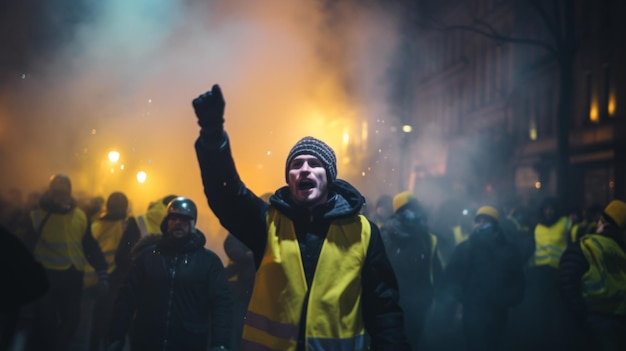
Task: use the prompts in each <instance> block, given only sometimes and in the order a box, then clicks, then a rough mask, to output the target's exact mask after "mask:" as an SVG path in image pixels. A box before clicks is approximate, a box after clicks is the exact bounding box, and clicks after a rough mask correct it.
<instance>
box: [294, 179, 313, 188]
mask: <svg viewBox="0 0 626 351" xmlns="http://www.w3.org/2000/svg"><path fill="white" fill-rule="evenodd" d="M313 188H315V183H314V182H313V181H310V180H301V181H300V182H299V183H298V190H309V189H313Z"/></svg>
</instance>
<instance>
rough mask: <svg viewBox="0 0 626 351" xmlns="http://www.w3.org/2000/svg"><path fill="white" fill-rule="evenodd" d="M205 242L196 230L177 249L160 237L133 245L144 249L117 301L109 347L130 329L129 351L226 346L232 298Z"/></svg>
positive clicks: (172, 243)
mask: <svg viewBox="0 0 626 351" xmlns="http://www.w3.org/2000/svg"><path fill="white" fill-rule="evenodd" d="M205 243H206V239H205V237H204V235H203V234H202V233H201V232H199V231H197V232H195V233H191V234H190V237H189V239H188V240H187V242H185V243H184V245H182V246H181V245H178V247H176V245H174V242H173V240H168V236H162V235H159V236H157V235H155V236H147V237H145V238H143V239H142V240H140V241H139V243H137V245H136V246H137V247H141V248H142V250H140V251H137V252H136V253H137V256H136V257H135V259H134V261H133V264H132V267H131V270H130V273H129V276H128V277H127V279H126V281H125V283H124V285H123V286H122V287H121V289H120V291H119V294H118V296H117V298H116V301H115V307H114V314H113V321H112V323H111V329H110V335H109V339H110V340H109V342H110V343H112V344H116V343H117V344H119V341H120V340H124V338H125V334H126V332H127V331H128V332H129V336H130V342H131V349H132V350H176V351H179V350H205V349H207V345H210V347H217V346H225V347H229V346H230V333H231V323H232V322H231V318H232V296H231V292H230V289H229V287H228V282H227V280H226V275H225V271H224V266H223V264H222V261H221V260H220V258H219V257H218V256H217V255H216V254H215V253H213V252H212V251H210V250H208V249H206V248H204V244H205ZM209 339H210V344H208V341H209ZM120 346H121V344H120Z"/></svg>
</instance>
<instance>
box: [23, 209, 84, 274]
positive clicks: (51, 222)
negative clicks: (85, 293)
mask: <svg viewBox="0 0 626 351" xmlns="http://www.w3.org/2000/svg"><path fill="white" fill-rule="evenodd" d="M46 214H47V212H46V211H44V210H35V211H32V212H31V213H30V217H31V221H32V223H33V227H34V228H35V230H37V229H38V228H39V226H40V224H41V221H43V219H44V218H45V217H46ZM87 225H88V224H87V216H86V215H85V213H84V212H83V211H82V210H81V209H79V208H74V209H72V210H71V211H70V212H68V213H65V214H61V213H53V214H51V215H50V217H49V218H48V220H47V221H46V223H45V224H44V226H43V228H42V231H41V234H40V235H39V240H38V241H37V244H36V245H35V251H34V255H35V258H36V259H37V260H38V261H39V262H41V264H42V265H43V266H44V267H45V268H46V269H51V270H59V271H62V270H67V269H69V268H70V267H72V266H74V268H76V269H77V270H79V271H84V270H85V266H86V260H85V254H84V251H83V238H84V237H85V233H86V231H87Z"/></svg>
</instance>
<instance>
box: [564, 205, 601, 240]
mask: <svg viewBox="0 0 626 351" xmlns="http://www.w3.org/2000/svg"><path fill="white" fill-rule="evenodd" d="M602 213H603V208H602V206H600V205H591V206H589V207H587V208H586V209H585V210H584V211H583V217H582V220H581V221H580V222H578V223H576V224H574V225H573V226H572V229H571V230H570V236H571V239H570V242H572V243H575V242H578V240H580V238H582V237H583V236H584V235H585V234H595V233H596V228H597V226H598V221H599V220H600V218H601V217H602Z"/></svg>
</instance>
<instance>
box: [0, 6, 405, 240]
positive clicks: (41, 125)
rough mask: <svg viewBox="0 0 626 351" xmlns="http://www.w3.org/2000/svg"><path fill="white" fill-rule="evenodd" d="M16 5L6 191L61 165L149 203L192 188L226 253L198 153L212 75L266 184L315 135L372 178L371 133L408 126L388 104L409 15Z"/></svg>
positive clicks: (362, 10)
mask: <svg viewBox="0 0 626 351" xmlns="http://www.w3.org/2000/svg"><path fill="white" fill-rule="evenodd" d="M36 3H37V1H31V2H30V4H36ZM15 4H17V3H15ZM15 4H13V5H11V6H9V5H7V6H6V7H5V8H6V9H7V10H14V11H15V16H21V18H22V20H21V21H20V20H15V23H14V24H16V25H18V26H17V27H16V28H18V30H16V37H12V36H11V35H8V34H7V35H6V36H3V37H2V40H3V41H4V42H5V43H6V44H12V45H15V46H17V47H18V48H21V50H18V51H17V53H21V55H22V57H20V58H23V59H24V60H22V61H20V62H18V63H17V64H15V65H12V66H10V67H9V66H7V67H8V68H3V70H4V71H3V77H8V78H7V79H6V82H5V84H3V87H4V89H3V91H2V92H0V155H2V163H3V172H2V179H1V184H2V189H3V191H5V190H7V189H10V188H19V189H22V191H23V192H24V193H28V192H32V191H39V190H41V189H43V188H44V187H45V186H46V185H47V180H48V177H49V176H50V175H51V174H54V173H57V172H61V173H66V174H68V175H69V176H70V177H71V179H72V181H73V184H74V189H75V191H76V192H77V193H84V194H88V195H103V196H105V197H106V196H107V195H108V194H109V193H110V192H112V191H116V190H121V191H124V192H125V193H126V194H127V195H128V196H129V198H130V199H131V202H132V206H133V212H134V213H136V214H139V213H142V212H143V211H145V208H146V207H147V205H148V204H149V202H150V201H153V200H155V199H157V198H160V197H162V196H164V195H166V194H170V193H175V194H179V195H184V196H188V197H191V198H192V199H194V200H195V201H196V202H197V203H198V204H199V207H200V212H201V213H200V216H201V218H200V220H199V226H200V227H201V229H202V230H203V231H205V232H206V234H207V235H208V236H209V237H215V238H216V240H209V241H210V245H211V246H213V247H214V248H217V251H221V238H223V234H224V233H223V230H222V229H221V228H220V227H219V224H217V221H215V219H214V218H213V217H212V214H211V213H210V210H209V208H208V206H206V205H205V199H204V195H203V194H202V188H201V180H200V177H199V170H198V167H197V162H196V159H195V153H194V149H193V143H194V140H195V138H196V136H197V135H198V127H197V125H196V121H195V116H194V114H193V109H192V107H191V100H192V99H193V98H194V97H196V96H197V95H199V94H201V93H203V92H204V91H206V90H208V89H210V88H211V85H212V84H214V83H219V84H220V85H221V87H222V90H223V92H224V94H225V98H226V103H227V107H226V116H225V119H226V124H225V127H226V129H227V131H228V132H229V134H230V137H231V141H232V147H233V152H234V155H235V160H236V162H237V166H238V169H239V171H240V173H241V175H242V178H243V179H244V181H245V182H246V184H247V185H248V186H249V187H250V188H251V189H252V190H253V191H255V192H256V193H257V194H259V195H260V194H263V193H266V192H268V191H273V190H274V189H276V188H277V187H279V186H281V185H283V182H284V178H283V170H284V160H285V157H286V154H287V152H288V150H289V148H290V147H291V145H293V143H294V142H295V141H297V140H298V139H299V138H300V137H302V136H305V135H313V136H317V137H320V138H323V139H325V140H326V141H328V143H329V144H331V145H332V146H333V147H334V148H335V150H336V151H337V153H338V154H339V156H340V164H339V165H338V167H339V176H340V177H342V178H346V179H349V180H351V181H353V182H355V183H357V185H358V184H359V182H362V179H360V178H361V177H363V175H364V174H365V175H367V174H369V173H368V167H371V165H366V164H361V162H362V160H363V159H364V158H365V155H367V154H368V153H370V152H374V150H371V149H369V150H368V149H367V147H366V142H365V141H366V138H368V137H369V138H371V139H372V140H373V138H374V134H375V132H374V130H376V129H378V128H388V127H391V126H392V125H393V126H396V125H397V123H396V122H393V116H390V115H389V111H390V109H389V107H388V103H387V101H388V100H387V98H388V96H389V94H388V91H389V86H390V84H391V83H392V82H391V81H390V80H389V79H388V76H387V73H388V72H389V65H390V64H391V63H392V60H391V57H392V55H393V53H394V51H395V50H396V45H397V32H396V31H397V25H396V23H395V22H394V18H393V14H392V13H390V12H388V11H385V10H382V8H378V7H376V6H375V5H374V4H373V2H358V1H340V2H322V1H307V2H294V1H287V0H282V1H272V2H251V1H181V2H173V1H163V0H150V1H148V0H141V1H130V2H129V1H123V0H112V1H98V2H94V1H84V2H81V4H82V7H80V8H79V9H77V8H69V7H71V6H73V5H72V4H70V3H66V2H63V1H52V2H47V4H46V5H45V6H44V7H42V9H41V10H40V11H38V12H34V13H30V12H29V11H27V8H26V5H22V6H21V7H20V6H19V5H15ZM39 5H41V4H39ZM42 6H43V5H42ZM4 16H5V17H7V18H9V17H11V15H10V14H6V13H5V15H4ZM38 21H41V23H38ZM20 24H21V27H20V26H19V25H20ZM19 28H21V30H19ZM44 32H45V33H44ZM37 33H39V34H38V36H36V37H37V38H39V39H38V41H34V42H29V40H30V39H32V37H33V36H35V34H37ZM16 55H17V54H16ZM381 120H384V121H385V122H386V124H384V125H382V127H381V125H377V121H381ZM367 130H369V132H367ZM368 133H369V135H368ZM110 150H116V151H119V152H120V154H121V156H120V161H119V162H118V163H117V164H112V163H110V162H109V161H108V160H107V153H108V152H109V151H110ZM396 156H400V155H396ZM394 157H395V156H394ZM122 164H123V165H124V169H121V165H122ZM140 170H142V171H145V172H146V173H147V180H146V182H145V183H144V184H139V183H137V181H136V179H135V174H136V172H138V171H140ZM371 183H372V181H370V183H369V184H371ZM395 184H397V182H395ZM363 192H364V193H368V191H367V189H363Z"/></svg>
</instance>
